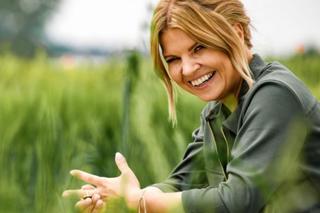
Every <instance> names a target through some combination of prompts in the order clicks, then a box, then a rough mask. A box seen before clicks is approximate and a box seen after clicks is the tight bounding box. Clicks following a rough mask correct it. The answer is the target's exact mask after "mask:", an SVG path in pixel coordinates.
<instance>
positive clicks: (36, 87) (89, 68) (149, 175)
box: [0, 54, 320, 213]
mask: <svg viewBox="0 0 320 213" xmlns="http://www.w3.org/2000/svg"><path fill="white" fill-rule="evenodd" d="M137 59H138V60H139V61H140V63H139V64H140V66H139V67H140V69H139V75H135V77H134V78H135V88H134V90H132V93H131V98H130V100H131V101H130V102H128V105H129V106H124V102H123V101H124V99H123V88H124V84H125V81H126V80H125V79H127V77H128V74H127V70H128V66H126V64H125V63H123V62H124V59H123V58H120V59H119V58H118V59H117V58H116V59H110V60H108V61H107V62H106V63H104V64H100V65H85V64H82V65H81V66H77V65H73V66H71V65H70V64H67V65H66V64H65V63H66V62H63V61H62V62H63V63H61V61H59V60H53V59H50V58H47V57H46V56H45V55H43V54H38V55H37V57H36V58H35V59H33V60H25V59H19V58H17V57H15V56H13V55H10V54H4V55H2V56H0V64H1V67H0V100H1V104H0V117H1V122H0V167H1V168H3V169H2V172H1V173H0V212H13V213H15V212H36V213H37V212H74V211H75V210H74V208H73V205H74V202H75V199H71V200H66V199H62V197H61V193H62V191H63V190H64V189H67V188H78V187H79V186H80V185H81V184H83V183H82V182H80V181H78V180H75V179H73V178H71V176H70V175H69V170H71V169H75V168H77V169H82V170H85V171H88V172H93V173H95V174H97V175H100V176H109V177H110V176H116V175H118V174H119V172H118V171H117V169H116V166H115V164H114V154H115V152H117V151H120V152H122V151H123V147H122V146H121V139H122V128H123V123H122V122H123V114H122V112H124V107H129V108H130V115H129V116H130V119H129V124H130V125H129V128H128V130H127V131H128V133H127V134H128V137H127V140H126V143H127V144H126V146H127V148H126V149H127V153H126V158H127V159H128V162H129V164H130V166H131V167H132V169H133V170H134V171H135V173H136V175H137V176H138V178H139V180H140V182H141V185H142V186H146V185H148V184H151V183H154V182H157V181H161V180H163V179H164V178H165V177H166V176H167V174H168V173H169V171H170V170H171V169H172V168H173V166H174V165H175V164H176V163H177V162H178V161H179V159H180V158H181V157H182V154H183V152H184V150H185V148H186V144H187V143H188V142H190V141H191V132H192V130H193V129H195V128H196V127H197V126H198V125H199V123H200V122H199V114H200V111H201V108H202V107H203V106H204V104H205V103H203V102H201V101H199V100H198V99H197V98H195V97H192V96H190V95H188V94H186V93H184V92H182V91H180V90H178V92H179V98H178V102H177V113H178V126H177V127H175V128H174V129H173V128H172V126H171V124H170V123H169V122H168V120H167V117H168V112H167V98H166V94H165V91H164V88H163V87H162V85H161V84H160V81H159V80H158V79H157V77H156V75H154V74H153V72H152V68H151V64H150V60H149V59H148V58H143V57H142V56H139V57H137ZM131 60H133V61H135V59H133V58H131ZM281 61H282V62H283V63H284V64H286V65H287V66H289V67H290V68H292V70H294V71H295V72H296V73H297V75H298V76H299V77H301V78H302V79H304V80H305V82H306V83H307V84H308V86H309V87H310V88H311V89H312V90H313V92H314V94H315V95H316V96H317V97H318V98H319V97H320V85H319V83H318V82H319V80H320V76H319V71H320V60H319V57H318V56H317V57H311V58H309V57H308V58H305V57H302V56H301V57H300V56H296V57H294V58H289V59H281ZM134 63H135V62H134ZM129 64H130V63H129ZM129 70H130V69H129ZM129 72H130V71H129ZM120 203H121V202H120ZM110 208H115V209H117V208H116V207H112V206H111V207H110ZM114 212H119V209H117V211H114ZM121 212H122V210H121ZM123 212H125V210H124V211H123Z"/></svg>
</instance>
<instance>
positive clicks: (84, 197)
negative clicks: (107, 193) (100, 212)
mask: <svg viewBox="0 0 320 213" xmlns="http://www.w3.org/2000/svg"><path fill="white" fill-rule="evenodd" d="M92 195H93V194H91V193H90V192H89V190H84V196H83V197H82V199H83V200H85V199H87V198H90V199H91V198H92Z"/></svg>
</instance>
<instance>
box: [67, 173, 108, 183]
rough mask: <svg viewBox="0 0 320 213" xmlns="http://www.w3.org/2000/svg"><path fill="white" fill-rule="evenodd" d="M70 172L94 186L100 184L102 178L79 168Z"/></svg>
mask: <svg viewBox="0 0 320 213" xmlns="http://www.w3.org/2000/svg"><path fill="white" fill-rule="evenodd" d="M70 174H71V175H72V176H74V177H77V178H79V179H81V180H83V181H85V182H87V183H90V184H93V185H96V186H97V185H100V184H101V179H102V178H101V177H99V176H97V175H93V174H90V173H88V172H84V171H81V170H71V171H70Z"/></svg>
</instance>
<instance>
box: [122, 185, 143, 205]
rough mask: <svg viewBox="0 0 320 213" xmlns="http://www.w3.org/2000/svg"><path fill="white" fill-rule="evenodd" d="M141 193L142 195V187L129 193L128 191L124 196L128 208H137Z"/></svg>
mask: <svg viewBox="0 0 320 213" xmlns="http://www.w3.org/2000/svg"><path fill="white" fill-rule="evenodd" d="M143 195H144V190H143V189H139V190H135V191H133V192H131V193H128V194H127V196H126V202H127V205H128V207H129V208H130V209H138V207H139V201H140V199H141V197H142V196H143Z"/></svg>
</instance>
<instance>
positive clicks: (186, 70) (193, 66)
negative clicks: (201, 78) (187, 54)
mask: <svg viewBox="0 0 320 213" xmlns="http://www.w3.org/2000/svg"><path fill="white" fill-rule="evenodd" d="M199 68H200V64H198V63H196V62H195V61H194V60H192V59H184V60H183V61H182V74H183V75H184V76H190V75H192V74H193V73H194V72H195V71H197V70H198V69H199Z"/></svg>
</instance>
